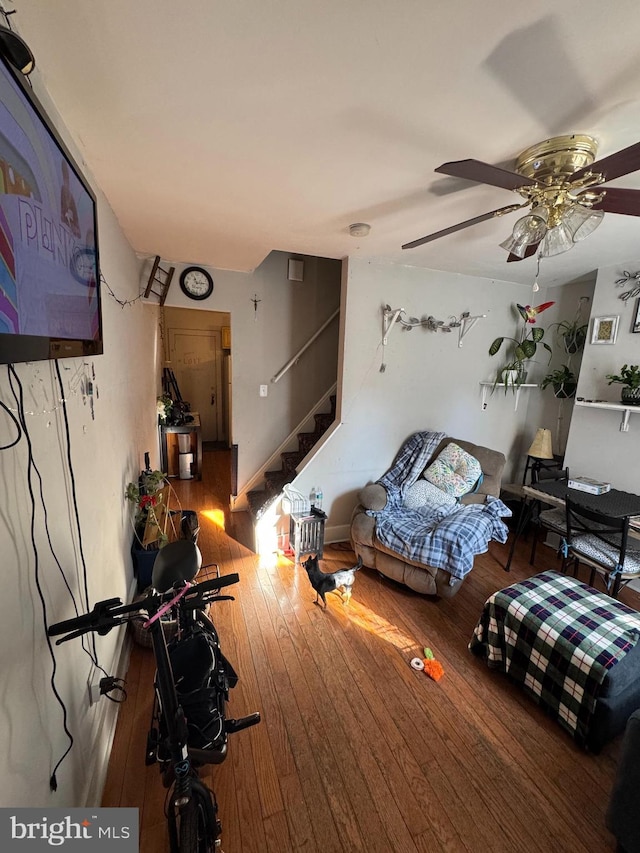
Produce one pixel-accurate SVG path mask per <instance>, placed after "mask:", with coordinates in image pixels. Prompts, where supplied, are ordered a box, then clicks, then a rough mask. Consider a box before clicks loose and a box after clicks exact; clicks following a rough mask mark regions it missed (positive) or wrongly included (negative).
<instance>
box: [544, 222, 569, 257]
mask: <svg viewBox="0 0 640 853" xmlns="http://www.w3.org/2000/svg"><path fill="white" fill-rule="evenodd" d="M572 248H573V234H572V232H571V230H570V228H568V227H567V225H566V224H565V223H564V222H561V223H560V224H559V225H556V226H555V228H549V230H548V231H547V233H546V234H545V237H544V240H543V241H542V243H541V244H540V251H541V253H542V257H543V258H550V257H552V256H553V255H561V254H562V253H563V252H568V251H569V249H572Z"/></svg>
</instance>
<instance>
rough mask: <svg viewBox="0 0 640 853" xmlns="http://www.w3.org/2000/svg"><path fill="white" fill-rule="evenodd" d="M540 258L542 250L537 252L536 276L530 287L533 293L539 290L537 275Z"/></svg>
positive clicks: (538, 273)
mask: <svg viewBox="0 0 640 853" xmlns="http://www.w3.org/2000/svg"><path fill="white" fill-rule="evenodd" d="M541 258H542V252H539V253H538V266H537V268H536V277H535V278H534V280H533V287H532V288H531V289H532V290H533V292H534V293H537V292H538V291H539V290H540V285H539V284H538V276H539V275H540V259H541Z"/></svg>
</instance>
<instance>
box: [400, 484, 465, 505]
mask: <svg viewBox="0 0 640 853" xmlns="http://www.w3.org/2000/svg"><path fill="white" fill-rule="evenodd" d="M455 503H456V498H455V497H454V496H453V495H450V494H449V493H448V492H444V491H443V490H442V489H440V488H438V486H436V485H435V484H434V483H431V482H430V481H429V480H425V479H422V478H420V479H419V480H416V482H415V483H413V484H412V485H411V486H409V487H408V488H407V489H406V490H405V493H404V505H405V507H406V508H407V509H419V508H420V507H429V508H432V509H438V508H439V507H441V506H445V505H446V506H449V505H451V504H455Z"/></svg>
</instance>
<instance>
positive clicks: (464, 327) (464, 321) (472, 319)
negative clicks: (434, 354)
mask: <svg viewBox="0 0 640 853" xmlns="http://www.w3.org/2000/svg"><path fill="white" fill-rule="evenodd" d="M486 316H487V315H486V314H474V315H473V316H471V315H470V314H469V312H468V311H465V313H464V314H462V315H461V316H460V328H459V331H458V346H459V347H461V346H462V339H463V338H464V336H465V335H467V334H468V333H469V332H470V331H471V329H473V327H474V326H475V324H476V323H477V322H478V320H482V319H483V318H484V317H486Z"/></svg>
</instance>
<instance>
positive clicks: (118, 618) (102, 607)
mask: <svg viewBox="0 0 640 853" xmlns="http://www.w3.org/2000/svg"><path fill="white" fill-rule="evenodd" d="M239 580H240V576H239V575H238V574H237V573H236V572H233V573H232V574H229V575H223V576H222V577H218V578H209V579H208V580H204V581H201V582H200V583H197V584H194V585H193V586H191V587H189V589H188V591H187V592H186V593H185V594H184V596H183V597H182V602H183V604H184V605H186V606H187V607H195V608H198V607H203V606H204V605H205V604H208V603H209V602H210V601H215V600H216V599H218V600H225V599H226V598H228V596H214V597H212V598H206V597H205V594H206V593H208V592H211V591H214V590H219V589H222V588H223V587H225V586H231V584H234V583H238V582H239ZM175 593H176V590H175V589H170V590H168V592H164V593H158V592H155V590H152V591H151V592H150V593H149V594H148V595H147V596H145V597H144V598H142V599H139V600H138V601H134V602H133V603H132V604H123V603H122V600H121V599H120V598H108V599H105V600H104V601H98V602H97V603H96V604H95V605H94V607H93V610H91V611H90V612H89V613H83V614H82V615H81V616H76V617H75V618H73V619H65V620H64V621H63V622H56V623H55V624H54V625H49V627H48V629H47V634H48V635H49V636H50V637H57V636H59V635H60V634H67V633H68V632H72V633H69V635H68V636H67V637H63V638H62V639H61V640H58V641H57V642H58V643H63V642H65V641H66V640H71V639H74V638H75V637H79V636H81V635H82V634H86V633H88V632H89V631H97V632H98V634H102V635H104V634H108V633H109V631H111V629H112V628H115V627H116V625H121V624H122V623H123V622H126V621H127V617H128V616H129V614H132V613H135V612H139V611H143V610H144V611H146V612H147V613H149V614H150V615H153V614H154V613H156V612H157V611H158V610H159V609H160V607H162V605H163V604H165V603H166V602H167V601H171V599H172V598H173V597H174V596H175Z"/></svg>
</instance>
